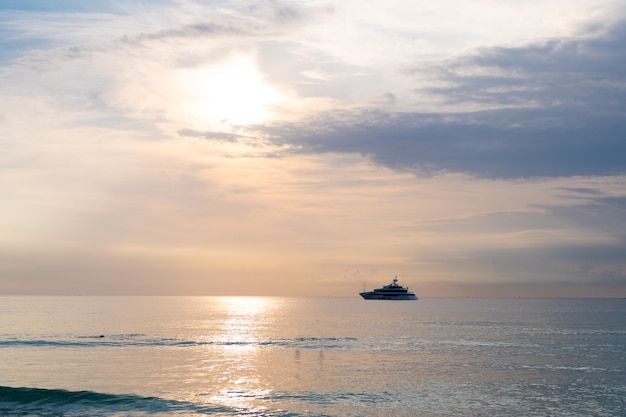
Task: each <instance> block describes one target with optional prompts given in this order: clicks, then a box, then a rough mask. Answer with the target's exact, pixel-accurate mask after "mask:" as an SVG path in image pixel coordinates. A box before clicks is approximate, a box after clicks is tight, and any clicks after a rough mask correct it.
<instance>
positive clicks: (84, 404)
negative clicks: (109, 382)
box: [0, 386, 237, 417]
mask: <svg viewBox="0 0 626 417" xmlns="http://www.w3.org/2000/svg"><path fill="white" fill-rule="evenodd" d="M116 414H124V415H129V416H132V415H135V416H143V415H155V414H211V415H224V416H230V415H236V414H237V410H233V409H232V408H227V407H223V406H211V405H206V404H201V405H199V404H194V403H191V402H185V401H176V400H169V399H164V398H157V397H142V396H137V395H130V394H122V395H116V394H104V393H98V392H92V391H67V390H60V389H42V388H26V387H23V388H12V387H1V386H0V415H2V416H13V415H15V416H18V415H19V416H24V415H29V416H30V415H36V416H46V417H47V416H83V415H91V416H111V415H116Z"/></svg>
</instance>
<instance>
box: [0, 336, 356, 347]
mask: <svg viewBox="0 0 626 417" xmlns="http://www.w3.org/2000/svg"><path fill="white" fill-rule="evenodd" d="M355 342H357V339H356V338H352V337H343V338H342V337H322V338H320V337H297V338H293V339H275V340H221V339H219V340H206V339H202V340H184V339H176V338H163V337H149V336H146V335H144V334H139V333H137V334H119V335H92V336H70V337H67V336H66V337H59V336H54V337H51V338H50V339H19V338H9V339H5V340H0V348H3V347H59V348H64V347H69V348H76V347H132V346H156V347H162V346H168V347H195V346H244V347H245V346H251V347H263V346H278V347H285V348H297V349H350V348H352V347H354V346H355Z"/></svg>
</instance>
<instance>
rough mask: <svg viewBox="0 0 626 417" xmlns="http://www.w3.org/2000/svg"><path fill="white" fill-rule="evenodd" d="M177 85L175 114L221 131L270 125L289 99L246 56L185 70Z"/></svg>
mask: <svg viewBox="0 0 626 417" xmlns="http://www.w3.org/2000/svg"><path fill="white" fill-rule="evenodd" d="M174 85H175V87H176V88H177V89H178V92H179V94H180V96H179V97H180V98H179V100H178V101H177V103H175V108H176V110H175V112H176V113H177V114H178V115H179V116H181V118H182V119H183V120H184V121H185V122H187V123H191V124H193V125H195V127H203V128H211V129H218V130H222V129H224V128H229V127H230V126H233V125H248V124H257V123H263V122H266V121H268V120H270V119H272V118H273V117H274V116H275V109H276V108H277V107H278V106H279V105H280V104H281V103H284V102H285V101H286V99H287V98H286V96H285V94H284V93H282V92H281V91H279V90H278V89H277V88H276V87H274V86H272V85H270V84H269V83H268V82H267V80H266V79H265V77H264V75H263V74H262V73H261V71H260V70H259V68H258V66H257V65H256V63H255V62H254V59H253V57H251V56H244V55H236V56H233V57H230V58H229V59H227V60H224V61H223V62H220V63H218V64H217V65H210V66H208V65H207V66H203V67H199V68H193V69H186V70H182V71H180V72H178V73H177V74H175V78H174Z"/></svg>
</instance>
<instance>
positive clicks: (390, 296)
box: [359, 291, 417, 300]
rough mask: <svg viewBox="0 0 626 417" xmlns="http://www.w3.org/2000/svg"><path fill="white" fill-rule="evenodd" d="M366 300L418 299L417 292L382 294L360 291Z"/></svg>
mask: <svg viewBox="0 0 626 417" xmlns="http://www.w3.org/2000/svg"><path fill="white" fill-rule="evenodd" d="M359 295H361V297H363V298H364V299H366V300H417V296H416V295H415V294H380V293H376V292H374V291H368V292H362V293H359Z"/></svg>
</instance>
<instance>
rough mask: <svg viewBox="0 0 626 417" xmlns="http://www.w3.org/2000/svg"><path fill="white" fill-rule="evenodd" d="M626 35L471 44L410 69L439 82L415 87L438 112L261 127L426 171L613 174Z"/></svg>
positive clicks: (319, 146) (304, 145) (298, 147)
mask: <svg viewBox="0 0 626 417" xmlns="http://www.w3.org/2000/svg"><path fill="white" fill-rule="evenodd" d="M625 41H626V24H625V23H624V22H622V23H620V24H618V25H616V26H614V27H612V28H610V30H608V31H607V32H606V33H605V34H604V35H602V36H600V37H595V38H583V39H559V40H549V41H545V42H536V43H529V44H526V45H523V46H514V47H495V48H483V49H477V50H474V51H473V52H472V53H470V54H467V55H464V56H460V57H457V58H453V59H448V60H445V61H441V62H437V63H431V64H429V65H427V66H421V67H420V68H419V69H416V70H415V72H414V74H413V75H414V76H415V77H416V79H420V82H421V83H423V82H425V81H424V80H425V79H427V80H430V81H431V82H432V83H433V84H436V85H437V87H425V86H423V85H422V86H420V87H419V88H417V89H416V92H417V93H419V95H420V96H419V98H420V99H422V100H425V101H427V102H430V103H432V104H433V108H435V109H437V110H434V111H430V112H424V111H419V112H417V111H412V112H404V113H399V112H388V111H383V110H359V111H352V112H347V111H342V112H337V111H336V112H331V113H327V114H323V115H321V116H319V117H314V118H311V120H309V121H308V122H302V123H299V124H284V125H282V126H273V127H271V128H269V129H268V133H270V134H273V137H274V140H275V141H277V142H281V143H283V144H284V143H289V144H291V145H293V147H294V152H298V153H326V152H339V153H357V154H362V155H367V156H369V157H371V158H372V159H373V160H374V161H376V162H378V163H380V164H383V165H385V166H389V167H393V168H397V169H408V170H412V171H414V172H418V173H422V174H428V175H430V174H434V173H440V172H462V173H467V174H470V175H473V176H477V177H485V178H504V179H515V178H532V177H561V176H576V175H619V174H622V173H624V172H626V139H624V135H623V132H624V131H626V115H625V114H624V111H623V109H624V108H626V72H624V68H626V50H624V48H622V47H621V45H623V43H624V42H625ZM424 72H428V73H429V74H428V75H427V76H424ZM420 77H421V78H420Z"/></svg>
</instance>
